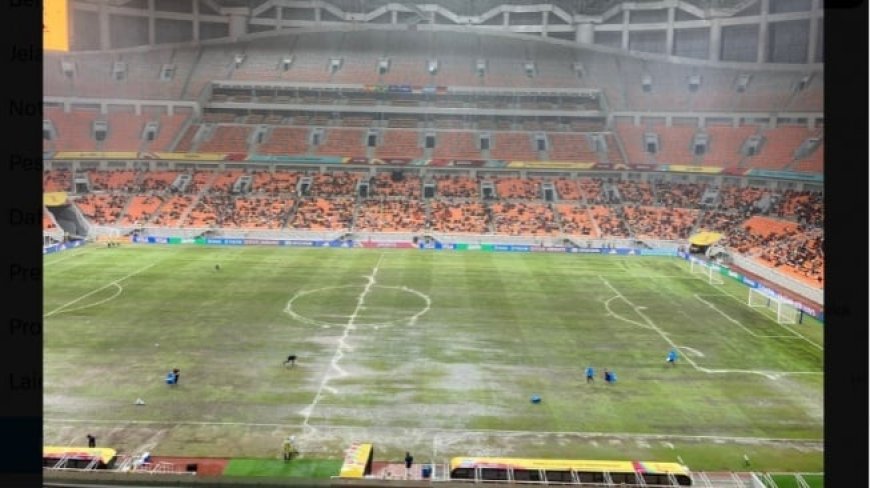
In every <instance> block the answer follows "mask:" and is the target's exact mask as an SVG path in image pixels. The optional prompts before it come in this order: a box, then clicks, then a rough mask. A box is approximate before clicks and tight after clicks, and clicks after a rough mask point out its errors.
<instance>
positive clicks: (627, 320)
mask: <svg viewBox="0 0 870 488" xmlns="http://www.w3.org/2000/svg"><path fill="white" fill-rule="evenodd" d="M617 298H619V295H616V296H613V297H610V298H609V299H607V300H606V301H605V302H604V308H606V309H607V311H608V315H612V316H613V317H616V318H617V319H619V320H622V321H624V322H628V323H629V324H634V325H636V326H638V327H643V328H644V329H650V328H651V327H650V326H648V325H646V324H642V323H640V322H638V321H636V320H632V319H629V318H625V317H623V316H621V315H619V314H617V313H616V312H614V311H613V310H612V309H611V308H610V302H611V301H613V300H615V299H617Z"/></svg>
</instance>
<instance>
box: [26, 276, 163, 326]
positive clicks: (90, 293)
mask: <svg viewBox="0 0 870 488" xmlns="http://www.w3.org/2000/svg"><path fill="white" fill-rule="evenodd" d="M156 264H157V263H151V264H149V265H147V266H144V267H142V268H139V269H137V270H136V271H133V272H132V273H130V274H128V275H126V276H123V277H121V278H118V279H117V280H112V281H110V282H108V283H106V284H105V285H103V286H101V287H99V288H97V289H95V290H93V291H90V292H88V293H85V294H84V295H82V296H80V297H78V298H76V299H75V300H72V301H69V302H67V303H64V304H63V305H61V306H59V307H57V308H56V309H54V310H52V311H51V312H48V313H47V314H45V315H43V316H42V318H44V319H45V318H48V317H51V316H52V315H54V314H56V313H58V312H60V311H61V310H63V309H65V308H66V307H69V306H70V305H73V304H76V303H78V302H80V301H82V300H84V299H85V298H87V297H89V296H91V295H93V294H94V293H97V292H99V291H102V290H105V289H106V288H108V287H110V286H113V285H117V284H118V283H119V282H121V281H124V280H126V279H127V278H130V277H132V276H136V275H137V274H139V273H141V272H143V271H145V270H146V269H149V268H151V267H152V266H154V265H156Z"/></svg>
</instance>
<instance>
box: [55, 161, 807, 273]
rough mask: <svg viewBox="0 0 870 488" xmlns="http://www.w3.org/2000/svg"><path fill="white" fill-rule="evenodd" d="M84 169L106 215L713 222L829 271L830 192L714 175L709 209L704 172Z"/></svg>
mask: <svg viewBox="0 0 870 488" xmlns="http://www.w3.org/2000/svg"><path fill="white" fill-rule="evenodd" d="M183 173H187V174H189V175H190V176H191V179H190V183H189V184H188V187H187V189H186V191H185V192H184V193H183V194H179V193H177V192H174V191H172V189H171V185H172V184H173V182H175V181H176V180H177V178H178V176H179V175H181V174H183ZM82 174H86V175H87V176H88V178H89V181H90V183H91V185H90V187H91V190H92V192H94V193H86V194H84V195H76V196H74V202H75V204H76V205H77V206H78V208H79V209H80V210H81V211H82V213H83V215H84V216H85V217H86V218H87V219H89V220H90V221H92V222H94V223H96V224H99V225H112V224H119V225H144V224H151V225H158V226H160V225H162V226H191V227H210V226H218V227H231V228H232V227H236V228H257V229H279V228H283V227H285V226H286V227H287V228H297V229H328V230H338V229H348V230H350V229H355V230H360V231H382V232H419V231H422V230H424V229H427V230H430V231H435V232H458V233H475V234H485V233H492V232H494V233H497V234H507V235H529V236H536V235H557V234H560V233H564V234H568V235H578V236H588V237H636V238H654V239H685V238H687V237H689V233H690V232H691V231H692V230H693V229H705V230H713V231H718V232H721V233H723V234H725V236H726V237H725V239H724V240H723V241H722V242H721V244H724V245H725V246H727V247H730V248H731V249H733V250H734V251H736V252H739V253H741V254H746V255H750V256H753V257H755V258H757V259H760V260H763V261H764V262H765V263H768V264H769V265H771V266H774V267H777V268H780V269H784V270H788V272H791V273H795V274H798V275H800V276H802V277H804V278H806V279H810V280H816V281H818V282H819V283H821V280H822V279H823V278H822V270H823V264H824V252H823V249H822V248H823V246H822V244H823V242H824V238H823V235H822V230H821V227H822V225H823V219H824V201H823V196H822V194H821V193H820V192H812V191H798V190H784V191H775V190H772V189H761V188H756V187H739V186H734V185H726V186H723V187H721V188H718V189H717V188H715V187H711V188H710V189H711V190H718V201H717V202H715V205H714V206H713V207H712V208H704V209H702V207H701V198H702V197H704V196H705V190H706V189H707V185H706V184H704V183H671V182H661V181H659V182H656V183H655V184H654V185H651V184H650V183H646V182H637V181H617V180H614V179H602V178H578V179H572V178H566V177H559V178H554V179H553V180H551V181H552V182H553V183H554V185H555V188H556V192H557V195H558V199H559V200H563V201H564V202H565V203H562V204H559V203H545V202H542V201H541V194H540V193H541V183H542V182H543V181H545V180H543V179H541V178H526V179H521V178H517V177H510V178H496V179H493V180H491V181H492V182H493V183H494V184H495V186H496V190H497V193H498V197H497V198H495V199H492V200H489V201H486V202H484V201H482V199H481V196H480V193H481V192H480V187H481V183H482V182H483V181H484V178H483V177H481V176H476V177H470V176H461V175H434V176H432V179H431V180H430V181H434V182H435V184H436V194H435V196H434V198H429V199H427V200H421V199H420V198H421V194H422V186H423V180H422V179H421V178H420V177H418V176H416V175H404V176H403V177H401V178H395V177H394V176H393V175H392V174H391V172H380V173H378V174H377V175H375V176H374V177H370V176H367V175H366V174H363V173H356V172H350V171H336V172H330V173H315V172H312V173H310V174H306V172H301V171H275V172H268V171H254V172H250V173H248V174H249V175H250V176H252V185H251V188H250V191H251V193H248V194H244V193H243V194H236V193H234V192H233V188H234V186H235V184H236V182H237V181H239V178H240V177H241V176H243V175H244V174H245V172H244V171H243V170H238V169H237V170H227V171H218V172H211V171H193V172H191V171H180V170H161V171H153V172H143V171H138V170H129V169H124V170H111V171H106V170H87V171H85V172H83V173H82ZM304 176H310V177H311V186H310V188H309V191H308V193H307V194H306V195H297V185H298V184H299V182H300V178H302V177H304ZM72 177H73V175H72V173H71V171H69V170H65V169H53V170H46V171H44V172H43V188H44V190H45V191H56V190H60V189H65V190H67V191H72V190H73V188H72ZM360 178H368V180H367V181H368V182H369V183H370V185H371V187H370V189H371V191H370V193H369V198H367V199H366V198H362V197H358V196H357V195H356V193H357V191H356V187H357V184H358V182H359V180H360ZM613 189H616V192H614V191H613ZM279 195H280V196H279ZM711 195H715V193H711ZM617 196H618V198H617ZM521 200H527V201H521ZM427 208H428V210H429V213H428V215H429V217H428V219H427V217H426V216H427ZM355 210H356V213H355ZM354 216H355V217H354ZM761 216H764V217H761ZM764 218H767V219H768V220H767V222H778V223H776V224H766V226H762V227H758V226H757V224H758V222H760V221H762V220H758V219H764ZM48 222H50V219H47V220H46V219H44V226H48ZM747 223H752V224H751V225H749V224H747ZM753 226H755V227H753Z"/></svg>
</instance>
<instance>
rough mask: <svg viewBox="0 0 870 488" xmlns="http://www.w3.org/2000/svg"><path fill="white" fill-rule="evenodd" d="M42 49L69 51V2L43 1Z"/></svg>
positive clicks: (59, 0)
mask: <svg viewBox="0 0 870 488" xmlns="http://www.w3.org/2000/svg"><path fill="white" fill-rule="evenodd" d="M42 49H43V50H44V51H69V0H44V1H43V3H42Z"/></svg>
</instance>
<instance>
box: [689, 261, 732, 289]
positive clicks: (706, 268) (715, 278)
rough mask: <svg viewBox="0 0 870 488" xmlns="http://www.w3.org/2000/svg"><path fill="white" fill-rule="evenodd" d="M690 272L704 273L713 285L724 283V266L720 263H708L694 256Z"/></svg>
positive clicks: (708, 281)
mask: <svg viewBox="0 0 870 488" xmlns="http://www.w3.org/2000/svg"><path fill="white" fill-rule="evenodd" d="M689 266H690V270H689V271H690V272H691V273H692V274H699V275H702V276H703V277H704V279H705V281H707V283H710V284H711V285H721V284H723V283H724V281H723V279H722V267H721V266H719V265H718V264H714V263H707V262H705V261H703V260H701V259H697V258H692V259H691V260H690V265H689Z"/></svg>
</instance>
